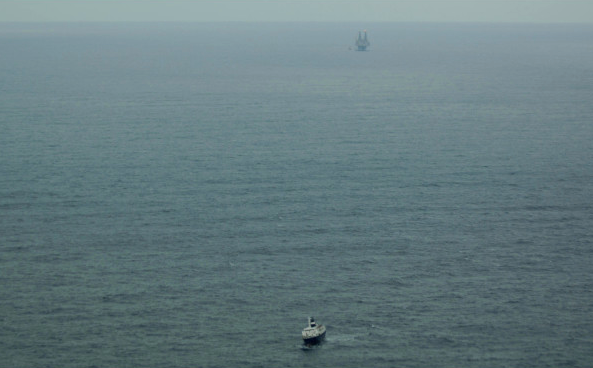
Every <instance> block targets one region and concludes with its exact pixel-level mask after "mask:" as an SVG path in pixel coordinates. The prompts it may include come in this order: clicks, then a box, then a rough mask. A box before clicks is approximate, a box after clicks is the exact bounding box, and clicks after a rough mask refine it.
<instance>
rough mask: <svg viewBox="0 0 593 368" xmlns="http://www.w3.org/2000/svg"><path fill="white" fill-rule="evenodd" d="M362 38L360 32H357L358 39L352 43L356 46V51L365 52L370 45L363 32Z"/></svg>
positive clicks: (365, 33)
mask: <svg viewBox="0 0 593 368" xmlns="http://www.w3.org/2000/svg"><path fill="white" fill-rule="evenodd" d="M363 32H364V38H363V37H362V32H358V39H357V40H356V42H355V43H354V45H356V51H366V50H367V47H369V46H370V45H371V43H370V42H369V40H368V38H367V31H366V30H364V31H363Z"/></svg>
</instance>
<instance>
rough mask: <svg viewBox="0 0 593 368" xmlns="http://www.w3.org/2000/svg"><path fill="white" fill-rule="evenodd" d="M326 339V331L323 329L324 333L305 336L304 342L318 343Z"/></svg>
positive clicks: (309, 343) (306, 343)
mask: <svg viewBox="0 0 593 368" xmlns="http://www.w3.org/2000/svg"><path fill="white" fill-rule="evenodd" d="M324 339H325V331H323V333H322V334H321V335H318V336H314V337H308V338H303V342H304V343H305V345H317V344H319V343H321V342H322V341H323V340H324Z"/></svg>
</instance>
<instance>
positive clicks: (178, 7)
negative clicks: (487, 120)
mask: <svg viewBox="0 0 593 368" xmlns="http://www.w3.org/2000/svg"><path fill="white" fill-rule="evenodd" d="M6 21H367V22H371V21H396V22H419V21H420V22H424V21H429V22H430V21H432V22H459V21H462V22H587V23H593V0H359V1H351V0H0V22H6Z"/></svg>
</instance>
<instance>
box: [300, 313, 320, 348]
mask: <svg viewBox="0 0 593 368" xmlns="http://www.w3.org/2000/svg"><path fill="white" fill-rule="evenodd" d="M324 338H325V326H324V325H318V324H317V323H316V322H315V319H314V318H313V317H309V325H308V326H307V327H305V328H304V329H303V341H304V343H305V344H306V345H315V344H319V343H320V342H321V341H323V339H324Z"/></svg>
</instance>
